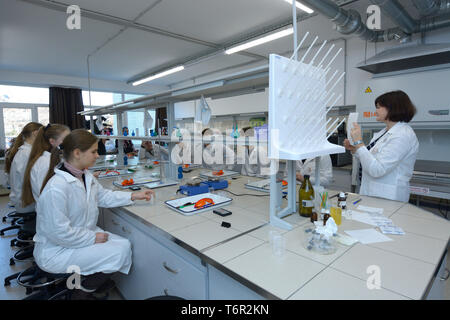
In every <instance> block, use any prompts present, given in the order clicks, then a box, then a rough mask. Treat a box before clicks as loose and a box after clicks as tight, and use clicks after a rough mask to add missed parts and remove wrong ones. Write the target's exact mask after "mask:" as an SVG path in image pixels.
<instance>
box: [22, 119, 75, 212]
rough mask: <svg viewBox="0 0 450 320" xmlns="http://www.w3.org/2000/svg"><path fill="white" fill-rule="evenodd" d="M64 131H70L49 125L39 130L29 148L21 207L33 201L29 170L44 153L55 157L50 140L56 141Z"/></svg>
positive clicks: (64, 127) (62, 126)
mask: <svg viewBox="0 0 450 320" xmlns="http://www.w3.org/2000/svg"><path fill="white" fill-rule="evenodd" d="M65 131H70V129H69V128H68V127H67V126H65V125H62V124H49V125H47V126H46V127H41V128H40V129H39V132H38V134H37V136H36V140H35V141H34V143H33V147H32V148H31V153H30V158H29V159H28V164H27V168H26V169H25V176H24V179H23V187H22V206H23V207H26V206H28V205H30V204H32V203H33V202H34V201H35V199H34V197H33V190H32V188H31V169H32V168H33V166H34V164H35V163H36V161H37V160H38V159H39V158H40V157H41V156H42V154H43V153H44V152H45V151H48V152H52V159H54V158H55V157H56V156H53V150H52V149H53V147H52V145H51V144H50V139H54V140H57V139H58V138H59V137H60V135H61V134H62V133H63V132H65ZM56 149H57V148H56ZM58 151H59V150H58Z"/></svg>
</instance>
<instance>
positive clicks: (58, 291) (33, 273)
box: [17, 264, 72, 300]
mask: <svg viewBox="0 0 450 320" xmlns="http://www.w3.org/2000/svg"><path fill="white" fill-rule="evenodd" d="M71 275H72V274H71V273H60V274H55V273H48V272H45V271H43V270H42V269H40V268H39V267H38V266H37V265H36V264H34V265H33V266H31V267H30V268H28V269H26V270H25V271H22V272H20V273H19V275H18V276H17V283H18V284H19V285H21V286H23V287H25V288H26V294H27V295H29V294H31V293H32V292H33V291H37V292H35V293H34V294H32V295H29V296H28V297H25V298H24V299H23V300H56V299H68V298H70V295H71V293H72V290H69V289H68V288H67V286H66V281H67V279H68V278H69V277H70V276H71Z"/></svg>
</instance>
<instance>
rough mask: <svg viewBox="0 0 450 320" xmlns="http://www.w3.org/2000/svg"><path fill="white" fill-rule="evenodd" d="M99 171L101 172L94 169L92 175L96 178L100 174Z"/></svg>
mask: <svg viewBox="0 0 450 320" xmlns="http://www.w3.org/2000/svg"><path fill="white" fill-rule="evenodd" d="M100 173H102V172H101V171H95V172H94V173H93V174H92V175H93V176H94V177H96V178H98V176H99V175H100Z"/></svg>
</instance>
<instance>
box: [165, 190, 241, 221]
mask: <svg viewBox="0 0 450 320" xmlns="http://www.w3.org/2000/svg"><path fill="white" fill-rule="evenodd" d="M203 198H211V199H212V200H213V201H214V203H215V205H213V206H210V207H207V208H204V209H195V208H194V206H189V207H185V208H183V209H178V208H177V207H179V206H181V205H183V204H185V203H188V202H193V203H195V202H197V201H198V200H200V199H203ZM231 201H233V199H231V198H227V197H223V196H219V195H217V194H213V193H201V194H197V195H195V196H190V197H185V198H180V199H175V200H168V201H166V202H164V203H165V204H166V205H167V206H168V207H169V208H170V209H172V210H174V211H176V212H178V213H181V214H183V215H185V216H192V215H194V214H197V213H201V212H205V211H209V210H213V209H216V208H220V207H223V206H226V205H229V204H230V203H231Z"/></svg>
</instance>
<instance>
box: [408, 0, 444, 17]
mask: <svg viewBox="0 0 450 320" xmlns="http://www.w3.org/2000/svg"><path fill="white" fill-rule="evenodd" d="M412 2H413V4H414V6H415V7H416V9H417V10H418V11H419V13H420V15H421V16H422V17H425V16H433V15H435V14H437V13H442V12H444V11H450V0H412Z"/></svg>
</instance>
